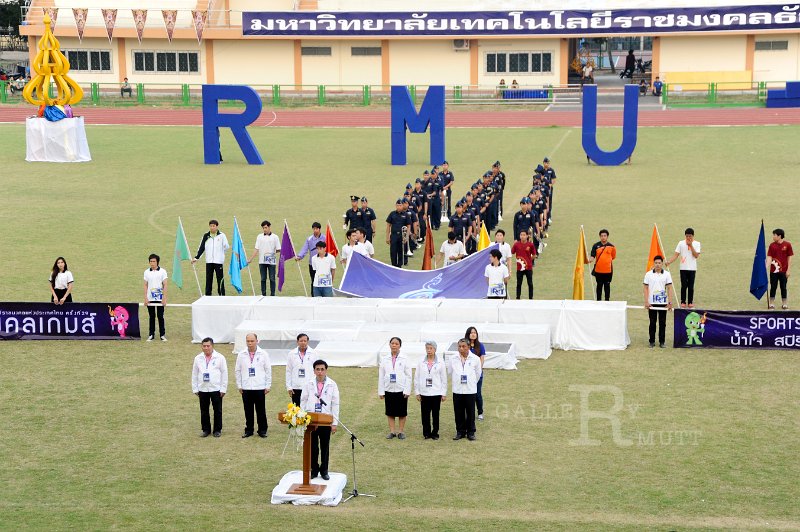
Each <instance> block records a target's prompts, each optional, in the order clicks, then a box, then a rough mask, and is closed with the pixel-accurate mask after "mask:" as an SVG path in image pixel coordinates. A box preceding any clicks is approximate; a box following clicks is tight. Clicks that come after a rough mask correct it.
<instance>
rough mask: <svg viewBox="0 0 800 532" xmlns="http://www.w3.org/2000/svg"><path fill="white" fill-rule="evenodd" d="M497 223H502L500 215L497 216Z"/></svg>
mask: <svg viewBox="0 0 800 532" xmlns="http://www.w3.org/2000/svg"><path fill="white" fill-rule="evenodd" d="M497 221H498V222H502V221H503V215H502V214H498V215H497Z"/></svg>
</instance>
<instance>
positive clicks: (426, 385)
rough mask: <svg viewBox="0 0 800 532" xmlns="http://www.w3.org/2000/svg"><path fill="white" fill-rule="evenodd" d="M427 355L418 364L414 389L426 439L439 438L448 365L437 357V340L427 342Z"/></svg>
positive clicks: (445, 398)
mask: <svg viewBox="0 0 800 532" xmlns="http://www.w3.org/2000/svg"><path fill="white" fill-rule="evenodd" d="M425 352H426V354H427V356H426V357H425V358H424V359H422V360H421V361H420V363H419V364H418V365H417V371H416V373H415V374H414V391H415V392H416V395H417V401H419V403H420V409H421V410H422V434H423V436H425V439H426V440H427V439H428V438H430V439H432V440H438V439H439V408H440V407H441V405H442V403H443V402H444V401H445V400H447V366H446V365H445V363H444V360H437V359H436V342H434V341H433V340H428V341H427V342H425Z"/></svg>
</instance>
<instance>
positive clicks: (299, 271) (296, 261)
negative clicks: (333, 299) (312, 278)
mask: <svg viewBox="0 0 800 532" xmlns="http://www.w3.org/2000/svg"><path fill="white" fill-rule="evenodd" d="M283 225H285V226H286V232H287V233H289V241H290V242H291V241H292V232H291V231H289V223H288V222H287V221H286V218H284V219H283ZM292 247H294V243H293V244H292ZM308 253H309V254H310V253H311V250H309V251H308ZM295 263H297V273H299V274H300V282H301V283H303V293H304V294H305V295H306V297H308V289H307V288H306V280H305V279H304V278H303V270H301V269H300V261H299V260H295Z"/></svg>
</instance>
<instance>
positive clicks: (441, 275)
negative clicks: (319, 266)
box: [339, 244, 497, 299]
mask: <svg viewBox="0 0 800 532" xmlns="http://www.w3.org/2000/svg"><path fill="white" fill-rule="evenodd" d="M493 249H497V246H496V245H494V244H493V245H491V246H489V247H488V248H486V249H484V250H483V251H480V252H478V253H475V254H474V255H470V256H469V257H467V258H466V259H464V260H462V261H459V262H457V263H455V264H453V265H452V266H447V267H446V268H439V269H438V270H422V271H420V270H403V269H401V268H395V267H394V266H389V265H388V264H384V263H382V262H379V261H377V260H375V259H370V258H369V257H364V256H363V255H360V254H358V253H353V254H352V255H351V256H350V260H348V261H347V270H345V273H344V277H342V283H341V284H340V285H339V291H340V292H344V293H345V294H348V295H354V296H359V297H375V298H398V299H438V298H450V299H486V291H487V289H488V286H489V285H488V284H487V282H486V277H484V275H483V272H484V270H485V269H486V265H487V264H489V252H490V251H491V250H493Z"/></svg>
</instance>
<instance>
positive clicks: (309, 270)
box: [308, 264, 315, 297]
mask: <svg viewBox="0 0 800 532" xmlns="http://www.w3.org/2000/svg"><path fill="white" fill-rule="evenodd" d="M314 273H315V272H314V268H313V267H312V266H311V264H309V265H308V275H309V276H310V277H311V297H314Z"/></svg>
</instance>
